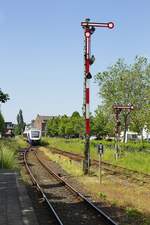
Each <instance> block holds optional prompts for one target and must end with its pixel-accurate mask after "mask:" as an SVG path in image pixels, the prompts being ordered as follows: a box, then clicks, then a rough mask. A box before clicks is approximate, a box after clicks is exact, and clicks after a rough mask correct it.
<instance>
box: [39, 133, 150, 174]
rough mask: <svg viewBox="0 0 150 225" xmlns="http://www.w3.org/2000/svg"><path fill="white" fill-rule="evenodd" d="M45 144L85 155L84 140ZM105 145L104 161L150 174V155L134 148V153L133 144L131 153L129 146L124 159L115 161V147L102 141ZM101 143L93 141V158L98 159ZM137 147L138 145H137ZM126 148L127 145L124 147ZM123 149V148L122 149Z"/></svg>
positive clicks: (45, 140) (49, 139)
mask: <svg viewBox="0 0 150 225" xmlns="http://www.w3.org/2000/svg"><path fill="white" fill-rule="evenodd" d="M43 141H44V143H47V144H48V145H49V146H50V147H56V148H58V149H60V150H65V151H69V152H75V153H79V154H81V155H83V153H84V140H81V139H63V138H47V137H45V138H43ZM101 142H102V143H103V144H104V155H103V160H104V161H107V162H110V163H112V164H115V165H120V166H123V167H125V168H128V169H132V170H136V171H139V172H143V173H147V174H150V166H149V165H150V153H149V152H143V151H139V149H138V150H136V147H134V151H132V146H133V143H131V147H130V151H129V146H130V144H129V143H128V144H127V149H128V150H123V151H122V157H121V158H119V159H118V160H116V159H115V157H114V155H115V150H114V147H113V146H114V145H113V144H112V145H111V146H110V143H109V142H108V145H107V144H106V143H107V142H106V141H104V142H103V141H101ZM98 143H99V141H95V140H94V141H91V146H90V149H91V158H93V159H98V154H97V148H96V145H97V144H98ZM135 145H137V144H135ZM123 146H125V144H124V145H123ZM122 148H123V147H122Z"/></svg>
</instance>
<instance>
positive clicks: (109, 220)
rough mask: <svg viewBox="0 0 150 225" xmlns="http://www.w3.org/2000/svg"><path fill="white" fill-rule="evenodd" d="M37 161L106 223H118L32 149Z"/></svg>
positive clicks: (110, 224) (113, 224) (114, 224)
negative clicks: (46, 163)
mask: <svg viewBox="0 0 150 225" xmlns="http://www.w3.org/2000/svg"><path fill="white" fill-rule="evenodd" d="M34 153H35V155H36V157H37V159H38V161H39V162H40V163H41V165H42V166H43V167H44V168H45V169H46V170H47V171H48V172H49V173H50V174H51V175H53V176H54V177H55V178H56V179H57V180H59V181H61V183H62V184H64V185H65V186H66V187H67V188H68V189H70V190H71V191H72V192H73V193H74V194H76V195H77V196H79V197H80V198H81V199H82V200H84V202H86V203H87V204H88V205H89V206H90V207H92V209H94V210H95V211H96V212H97V213H98V214H100V215H101V217H102V219H103V221H104V222H105V223H106V224H108V225H118V224H117V223H116V222H115V221H114V220H112V219H111V218H110V217H109V216H108V215H107V214H106V213H105V212H104V211H102V210H101V209H100V208H98V207H96V206H95V205H94V204H93V203H92V202H91V201H90V200H88V199H87V198H86V197H85V196H84V195H82V194H81V193H80V192H78V191H77V190H75V189H74V188H73V187H72V186H71V185H70V184H69V183H68V182H66V181H64V179H62V178H61V177H60V176H59V175H57V174H56V173H55V172H54V171H53V170H52V169H51V168H50V167H48V166H46V165H45V164H44V162H42V160H41V159H40V158H39V157H38V155H37V153H36V151H34Z"/></svg>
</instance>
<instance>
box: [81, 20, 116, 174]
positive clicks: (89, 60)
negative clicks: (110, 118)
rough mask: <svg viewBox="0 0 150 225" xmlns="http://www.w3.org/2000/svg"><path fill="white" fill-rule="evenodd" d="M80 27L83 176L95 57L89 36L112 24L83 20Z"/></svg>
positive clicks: (87, 163)
mask: <svg viewBox="0 0 150 225" xmlns="http://www.w3.org/2000/svg"><path fill="white" fill-rule="evenodd" d="M81 26H82V27H83V29H84V35H85V48H84V66H85V71H84V102H83V114H84V117H85V149H84V161H83V171H84V174H88V173H89V167H90V107H89V106H90V79H91V78H92V75H91V73H90V65H92V64H93V62H94V60H95V57H94V56H93V55H92V56H91V35H92V34H93V33H94V31H95V27H104V28H109V29H112V28H113V27H114V23H112V22H108V23H95V22H90V19H85V21H84V22H81Z"/></svg>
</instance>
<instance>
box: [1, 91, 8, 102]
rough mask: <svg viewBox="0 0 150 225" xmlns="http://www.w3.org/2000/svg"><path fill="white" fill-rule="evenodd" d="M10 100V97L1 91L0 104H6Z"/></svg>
mask: <svg viewBox="0 0 150 225" xmlns="http://www.w3.org/2000/svg"><path fill="white" fill-rule="evenodd" d="M7 100H9V95H8V94H6V93H3V92H2V91H1V89H0V102H2V103H5V102H7Z"/></svg>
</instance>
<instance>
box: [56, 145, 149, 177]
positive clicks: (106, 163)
mask: <svg viewBox="0 0 150 225" xmlns="http://www.w3.org/2000/svg"><path fill="white" fill-rule="evenodd" d="M53 149H54V150H52V151H53V152H54V151H56V153H58V154H59V153H60V154H62V153H64V155H65V154H66V156H67V154H68V155H72V156H75V157H80V160H83V156H82V155H80V154H77V153H72V152H67V151H64V150H61V149H57V148H53ZM62 155H63V154H62ZM92 162H93V163H95V164H97V165H98V163H99V162H98V160H96V159H93V160H91V163H92ZM93 163H92V164H93ZM102 163H103V164H104V165H106V166H110V167H112V168H114V169H115V168H116V169H122V170H124V171H126V172H129V173H135V174H138V175H143V176H145V177H147V178H150V174H147V173H143V172H139V171H137V170H132V169H128V168H125V167H122V166H119V165H114V164H112V163H109V162H105V161H102ZM110 170H111V169H110ZM111 171H112V172H115V171H114V170H111Z"/></svg>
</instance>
